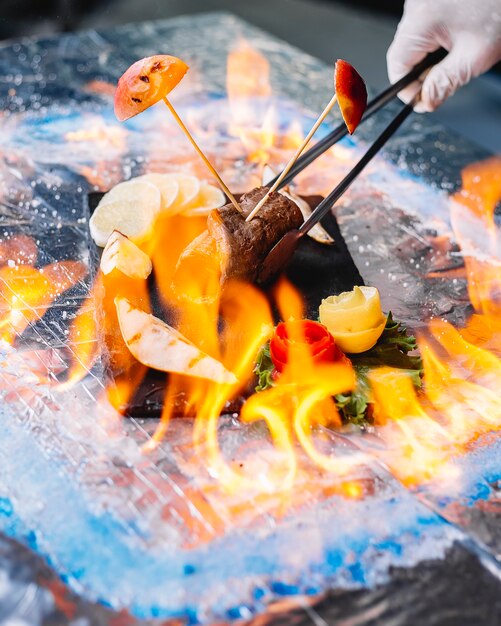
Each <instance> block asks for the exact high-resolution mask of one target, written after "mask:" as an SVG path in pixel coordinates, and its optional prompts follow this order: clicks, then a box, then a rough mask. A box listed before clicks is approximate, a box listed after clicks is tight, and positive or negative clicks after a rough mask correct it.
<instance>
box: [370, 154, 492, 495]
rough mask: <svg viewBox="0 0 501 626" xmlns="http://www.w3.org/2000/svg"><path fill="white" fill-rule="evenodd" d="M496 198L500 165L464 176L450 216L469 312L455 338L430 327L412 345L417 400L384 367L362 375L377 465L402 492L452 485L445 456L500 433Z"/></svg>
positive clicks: (450, 330) (447, 329)
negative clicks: (418, 357)
mask: <svg viewBox="0 0 501 626" xmlns="http://www.w3.org/2000/svg"><path fill="white" fill-rule="evenodd" d="M500 199H501V159H499V158H493V159H490V160H488V161H485V162H483V163H479V164H475V165H473V166H471V167H469V168H467V169H466V170H465V172H464V174H463V189H462V191H461V192H460V193H458V194H456V195H455V196H454V198H453V202H452V207H451V217H452V224H453V228H454V233H455V235H456V239H457V240H458V242H459V244H460V245H461V247H462V249H463V253H464V260H465V265H466V268H467V277H468V290H469V294H470V299H471V302H472V305H473V306H474V308H475V310H476V313H475V315H474V316H473V317H472V318H471V320H470V322H469V324H468V326H467V327H466V329H464V330H463V331H461V332H460V331H458V330H456V329H455V328H454V327H453V326H452V325H451V324H449V323H447V322H445V321H441V320H433V321H432V322H431V323H430V325H429V333H428V336H427V337H422V338H421V339H420V341H419V349H420V351H421V354H422V357H423V367H424V389H423V393H422V394H419V395H417V394H416V392H415V390H414V388H413V386H412V384H411V382H410V380H409V379H408V378H407V377H406V376H405V375H402V374H401V373H398V372H396V371H394V370H391V369H389V368H383V369H381V370H379V371H376V372H373V373H372V374H371V376H370V382H371V387H372V390H373V393H374V395H375V405H376V408H375V417H376V421H377V422H378V423H379V424H385V426H384V428H383V430H384V432H385V437H386V439H387V441H388V443H389V444H390V450H391V452H390V454H387V453H385V462H386V463H388V465H389V466H390V467H391V469H392V471H393V472H394V473H395V474H396V475H397V476H398V477H399V478H400V479H401V480H402V481H403V482H404V483H406V484H409V485H415V484H418V483H421V482H423V481H426V480H429V479H432V478H433V479H434V478H437V477H441V478H442V479H443V478H454V476H455V473H456V470H454V469H453V466H452V465H451V463H450V460H451V458H452V457H453V455H455V454H457V453H458V452H461V451H463V450H464V449H465V448H466V446H467V445H468V444H469V443H470V442H471V441H473V440H474V439H475V438H477V437H479V436H480V435H482V434H485V433H487V432H489V431H496V430H499V429H500V428H501V397H500V396H499V389H500V386H501V358H500V357H499V356H498V355H500V354H501V350H500V348H501V322H500V319H501V296H500V294H501V291H500V289H501V282H500V277H501V232H500V230H499V228H498V227H497V226H496V223H495V220H494V210H495V207H496V204H497V202H498V201H499V200H500ZM487 348H490V350H489V349H487ZM496 352H497V355H496Z"/></svg>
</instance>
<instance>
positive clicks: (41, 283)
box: [0, 261, 87, 344]
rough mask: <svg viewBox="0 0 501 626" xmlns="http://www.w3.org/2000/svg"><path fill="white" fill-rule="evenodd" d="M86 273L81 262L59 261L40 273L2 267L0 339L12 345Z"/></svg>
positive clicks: (14, 267) (17, 267)
mask: <svg viewBox="0 0 501 626" xmlns="http://www.w3.org/2000/svg"><path fill="white" fill-rule="evenodd" d="M86 273H87V269H86V267H85V266H84V265H83V263H80V262H78V261H60V262H58V263H52V264H51V265H46V266H45V267H42V268H40V269H38V268H35V267H33V266H31V265H15V264H14V263H11V264H9V265H6V266H4V267H2V268H1V269H0V332H1V335H0V338H1V339H3V340H4V341H7V342H8V343H11V344H12V343H13V342H14V341H15V339H16V338H17V337H19V336H20V335H21V334H22V333H23V332H24V331H25V330H26V328H28V326H30V325H32V324H34V323H35V322H37V321H38V320H40V319H41V318H42V317H43V316H44V315H45V313H46V312H47V310H48V309H49V307H50V306H51V305H52V304H53V303H54V301H55V300H56V299H57V298H58V297H59V296H61V294H63V293H64V292H65V291H67V290H68V289H70V287H73V286H74V285H75V284H76V283H77V282H78V281H79V280H81V279H83V278H84V276H85V274H86Z"/></svg>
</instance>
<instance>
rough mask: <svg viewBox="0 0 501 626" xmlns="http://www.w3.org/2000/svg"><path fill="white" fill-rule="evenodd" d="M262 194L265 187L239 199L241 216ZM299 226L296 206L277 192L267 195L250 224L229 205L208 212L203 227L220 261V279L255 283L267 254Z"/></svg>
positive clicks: (265, 190) (299, 220) (265, 189)
mask: <svg viewBox="0 0 501 626" xmlns="http://www.w3.org/2000/svg"><path fill="white" fill-rule="evenodd" d="M266 192H267V188H266V187H259V188H257V189H253V190H252V191H250V192H249V193H247V194H244V195H243V196H242V198H241V199H240V206H241V207H242V209H243V212H244V215H248V214H249V213H250V212H251V211H252V209H253V208H254V207H255V206H256V204H257V203H258V202H259V200H261V198H262V197H263V196H264V195H265V194H266ZM302 223H303V216H302V214H301V211H300V210H299V208H298V206H297V205H296V204H295V203H294V202H293V201H292V200H290V199H289V198H287V197H285V196H283V195H282V194H280V193H272V194H270V197H269V199H268V200H267V201H266V204H265V205H264V206H263V207H262V208H261V210H260V211H259V213H258V214H257V215H256V216H255V217H254V218H253V219H252V220H251V221H250V222H246V221H245V217H244V216H243V215H241V214H240V213H239V212H238V211H237V210H236V209H235V207H234V206H233V205H232V204H227V205H225V206H223V207H221V208H220V209H216V210H214V211H212V212H211V213H210V215H209V217H208V218H207V228H208V230H209V233H210V234H211V236H212V237H213V238H214V240H215V242H216V246H217V249H218V253H219V255H220V256H221V258H222V260H223V261H222V268H223V280H224V279H227V278H236V279H240V280H246V281H249V282H252V281H255V280H256V278H257V275H258V270H259V267H260V265H261V263H262V262H263V261H264V259H265V257H266V255H267V254H268V252H269V251H270V250H271V249H272V248H273V246H274V245H275V244H276V243H278V241H279V240H280V239H281V238H282V237H283V236H284V235H285V234H286V233H287V232H289V231H290V230H292V229H295V228H299V227H300V226H301V224H302Z"/></svg>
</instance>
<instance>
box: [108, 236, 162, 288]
mask: <svg viewBox="0 0 501 626" xmlns="http://www.w3.org/2000/svg"><path fill="white" fill-rule="evenodd" d="M115 269H116V270H119V271H120V272H122V274H125V275H126V276H128V277H129V278H138V279H143V280H145V279H146V278H148V276H149V275H150V274H151V270H152V264H151V259H150V257H149V256H148V255H147V254H145V253H144V252H143V251H142V250H140V249H139V248H138V247H137V246H136V244H135V243H134V242H133V241H131V240H130V239H128V238H127V237H126V236H125V235H122V233H119V232H118V231H117V230H115V231H113V233H112V234H111V237H110V238H109V239H108V243H107V244H106V247H105V249H104V251H103V255H102V257H101V271H102V272H103V274H105V275H106V274H110V273H111V272H112V271H113V270H115Z"/></svg>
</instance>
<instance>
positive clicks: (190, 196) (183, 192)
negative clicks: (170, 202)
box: [164, 174, 200, 210]
mask: <svg viewBox="0 0 501 626" xmlns="http://www.w3.org/2000/svg"><path fill="white" fill-rule="evenodd" d="M164 177H165V178H168V177H171V178H172V179H174V180H175V181H176V182H177V184H178V186H179V192H178V195H177V199H176V202H175V207H176V209H179V210H180V209H182V208H183V207H185V206H188V205H189V204H191V203H192V202H193V200H194V199H195V198H196V197H197V196H198V193H199V191H200V181H199V180H198V178H196V177H195V176H190V175H189V174H164ZM173 208H174V207H173Z"/></svg>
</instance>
